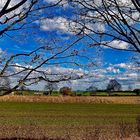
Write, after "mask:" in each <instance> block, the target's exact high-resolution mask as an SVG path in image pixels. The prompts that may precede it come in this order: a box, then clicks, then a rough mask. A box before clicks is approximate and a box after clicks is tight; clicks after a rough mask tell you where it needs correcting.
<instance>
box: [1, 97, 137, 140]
mask: <svg viewBox="0 0 140 140" xmlns="http://www.w3.org/2000/svg"><path fill="white" fill-rule="evenodd" d="M11 97H12V98H10V96H5V97H2V98H3V99H2V98H1V99H0V138H1V137H6V138H7V137H22V138H29V137H30V138H37V139H39V138H44V137H49V138H50V137H51V138H52V137H53V138H56V137H59V138H65V139H68V140H94V139H93V137H94V138H98V139H99V138H100V139H102V140H103V139H107V138H110V139H114V138H115V137H117V138H122V137H129V136H132V135H138V132H139V129H138V127H137V126H138V122H137V118H138V116H139V114H140V105H139V104H129V102H128V103H127V104H114V103H102V102H100V103H94V104H93V103H86V102H85V103H84V102H83V103H80V102H77V103H76V102H73V103H68V102H63V103H53V102H51V101H50V102H48V101H46V102H45V101H44V100H43V101H42V100H41V99H40V100H36V101H35V99H34V102H30V101H28V100H25V98H26V97H24V96H23V97H22V96H20V97H22V98H23V99H24V100H19V99H20V98H18V96H17V97H16V99H17V100H15V97H14V96H11ZM31 98H33V97H31ZM36 98H41V97H40V96H38V97H36ZM61 98H62V97H61ZM79 98H80V97H79ZM127 98H128V97H127ZM127 98H126V99H127ZM4 99H5V100H4ZM10 99H12V100H10ZM46 99H47V98H46ZM124 100H125V99H124ZM128 101H129V100H128Z"/></svg>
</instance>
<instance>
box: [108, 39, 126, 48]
mask: <svg viewBox="0 0 140 140" xmlns="http://www.w3.org/2000/svg"><path fill="white" fill-rule="evenodd" d="M107 44H108V45H109V46H110V47H113V48H116V49H128V48H129V44H128V43H127V42H124V41H120V40H113V41H112V42H109V43H107Z"/></svg>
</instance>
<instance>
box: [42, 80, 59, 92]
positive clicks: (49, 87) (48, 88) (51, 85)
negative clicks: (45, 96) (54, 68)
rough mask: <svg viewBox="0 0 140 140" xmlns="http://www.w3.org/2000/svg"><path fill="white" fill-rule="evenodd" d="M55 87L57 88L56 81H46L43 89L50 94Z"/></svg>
mask: <svg viewBox="0 0 140 140" xmlns="http://www.w3.org/2000/svg"><path fill="white" fill-rule="evenodd" d="M57 89H58V86H57V83H53V82H47V83H46V85H45V87H44V90H45V91H47V92H48V93H49V94H50V95H51V94H52V93H53V91H55V90H57Z"/></svg>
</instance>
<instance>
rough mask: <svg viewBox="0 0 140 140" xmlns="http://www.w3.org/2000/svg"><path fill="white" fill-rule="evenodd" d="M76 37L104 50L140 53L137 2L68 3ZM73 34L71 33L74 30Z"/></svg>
mask: <svg viewBox="0 0 140 140" xmlns="http://www.w3.org/2000/svg"><path fill="white" fill-rule="evenodd" d="M70 1H71V2H72V4H71V6H72V7H73V11H74V12H75V13H76V16H75V18H74V19H73V22H75V23H76V25H77V26H76V29H77V30H76V32H77V34H78V35H79V34H84V35H85V36H87V37H89V38H90V39H91V41H90V47H94V46H104V47H110V48H113V49H114V48H115V49H118V50H124V51H133V52H138V53H140V30H139V25H140V2H139V0H128V1H123V0H70ZM74 31H75V30H74Z"/></svg>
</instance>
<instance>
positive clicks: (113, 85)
mask: <svg viewBox="0 0 140 140" xmlns="http://www.w3.org/2000/svg"><path fill="white" fill-rule="evenodd" d="M119 90H121V84H120V83H118V82H117V80H115V79H113V80H110V81H109V84H108V86H107V92H108V93H111V91H119Z"/></svg>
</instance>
